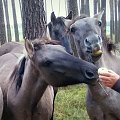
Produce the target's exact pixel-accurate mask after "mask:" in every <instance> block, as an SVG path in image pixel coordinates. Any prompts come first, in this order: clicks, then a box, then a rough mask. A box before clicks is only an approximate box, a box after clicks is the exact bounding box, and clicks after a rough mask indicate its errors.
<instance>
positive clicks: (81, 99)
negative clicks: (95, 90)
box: [54, 85, 89, 120]
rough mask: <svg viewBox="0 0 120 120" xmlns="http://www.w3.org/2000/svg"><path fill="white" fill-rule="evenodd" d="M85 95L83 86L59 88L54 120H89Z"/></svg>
mask: <svg viewBox="0 0 120 120" xmlns="http://www.w3.org/2000/svg"><path fill="white" fill-rule="evenodd" d="M85 95H86V87H85V85H75V86H69V87H66V88H60V89H59V92H58V93H57V96H56V100H55V113H54V120H89V118H88V115H87V112H86V107H85Z"/></svg>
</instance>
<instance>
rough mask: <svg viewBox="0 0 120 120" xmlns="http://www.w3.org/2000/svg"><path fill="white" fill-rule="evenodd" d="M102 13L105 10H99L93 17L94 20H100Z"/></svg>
mask: <svg viewBox="0 0 120 120" xmlns="http://www.w3.org/2000/svg"><path fill="white" fill-rule="evenodd" d="M104 12H105V9H103V10H101V11H100V12H99V13H98V14H95V15H94V18H97V19H98V20H101V19H102V16H103V14H104Z"/></svg>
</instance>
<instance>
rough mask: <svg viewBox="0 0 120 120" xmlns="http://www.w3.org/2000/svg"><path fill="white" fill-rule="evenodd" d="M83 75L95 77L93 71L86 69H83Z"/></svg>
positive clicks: (90, 77) (88, 77) (89, 77)
mask: <svg viewBox="0 0 120 120" xmlns="http://www.w3.org/2000/svg"><path fill="white" fill-rule="evenodd" d="M85 77H86V78H87V79H93V78H95V75H94V73H93V72H92V71H89V70H86V71H85Z"/></svg>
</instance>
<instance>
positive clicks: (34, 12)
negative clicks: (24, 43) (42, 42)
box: [22, 0, 46, 40]
mask: <svg viewBox="0 0 120 120" xmlns="http://www.w3.org/2000/svg"><path fill="white" fill-rule="evenodd" d="M22 24H23V38H27V39H29V40H33V39H35V38H38V37H41V36H42V35H43V32H44V30H45V24H46V19H45V11H44V2H43V0H22Z"/></svg>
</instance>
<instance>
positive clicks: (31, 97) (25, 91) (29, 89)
mask: <svg viewBox="0 0 120 120" xmlns="http://www.w3.org/2000/svg"><path fill="white" fill-rule="evenodd" d="M14 82H15V83H14V84H12V85H11V87H10V89H9V90H11V92H12V93H11V94H10V95H14V97H13V96H9V99H10V100H12V101H14V102H15V103H17V104H19V105H20V106H26V107H30V108H31V107H32V108H33V107H35V105H36V104H37V103H38V101H39V100H40V98H41V97H42V95H43V93H44V91H45V90H46V88H47V84H46V82H44V81H43V80H42V78H41V75H40V73H39V71H38V70H37V69H36V67H35V65H33V63H32V62H31V61H30V60H28V62H27V65H26V67H25V72H24V76H23V80H22V84H21V87H20V89H19V91H18V92H17V91H15V90H16V81H14ZM13 90H14V91H13ZM9 93H10V92H9ZM13 93H14V94H13ZM23 98H24V99H23ZM32 108H31V109H32Z"/></svg>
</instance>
